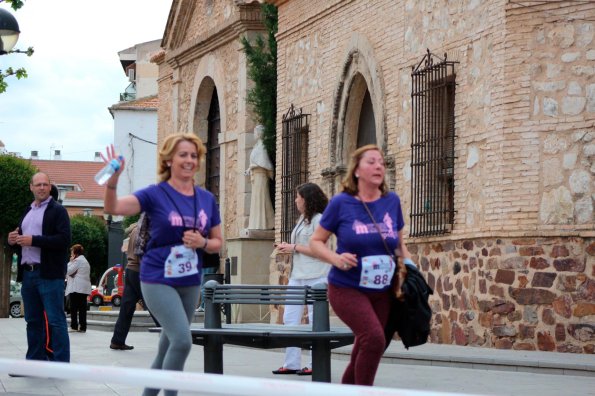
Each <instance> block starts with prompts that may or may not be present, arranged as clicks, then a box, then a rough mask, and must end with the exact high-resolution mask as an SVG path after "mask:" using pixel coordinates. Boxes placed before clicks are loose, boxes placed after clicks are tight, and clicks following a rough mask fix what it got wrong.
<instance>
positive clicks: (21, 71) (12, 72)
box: [0, 0, 34, 94]
mask: <svg viewBox="0 0 595 396" xmlns="http://www.w3.org/2000/svg"><path fill="white" fill-rule="evenodd" d="M3 1H4V2H6V3H8V4H10V6H11V7H12V9H13V10H15V11H16V10H18V9H19V8H21V7H22V6H23V5H24V3H25V2H24V1H23V0H0V3H2V2H3ZM33 52H34V51H33V47H29V48H27V50H26V51H21V50H11V51H8V53H9V54H26V55H27V56H31V55H33ZM10 76H15V77H16V78H17V79H19V80H20V79H21V78H27V77H28V75H27V70H25V68H24V67H20V68H18V69H13V68H12V67H9V68H7V69H6V70H1V69H0V94H1V93H4V92H6V88H8V83H7V82H6V81H5V78H6V77H10Z"/></svg>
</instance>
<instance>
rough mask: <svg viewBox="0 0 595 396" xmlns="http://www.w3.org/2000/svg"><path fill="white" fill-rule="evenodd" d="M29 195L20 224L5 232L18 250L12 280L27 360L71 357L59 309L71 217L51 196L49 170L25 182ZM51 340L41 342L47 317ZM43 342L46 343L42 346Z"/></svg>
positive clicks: (62, 299)
mask: <svg viewBox="0 0 595 396" xmlns="http://www.w3.org/2000/svg"><path fill="white" fill-rule="evenodd" d="M29 188H30V189H31V192H32V193H33V196H34V201H33V203H32V204H31V205H30V206H29V207H28V208H27V210H26V211H25V213H24V214H23V217H22V218H21V220H20V222H19V226H18V227H17V228H16V229H15V230H14V231H12V232H10V233H9V234H8V244H9V245H11V246H12V247H13V248H14V249H15V251H16V253H17V256H18V261H17V263H18V273H17V281H18V282H21V281H22V282H23V285H22V287H21V295H22V297H23V305H24V306H25V321H26V322H27V354H26V358H27V359H28V360H50V359H51V360H55V361H58V362H69V361H70V340H69V338H68V328H67V324H66V315H65V313H64V278H65V277H66V266H67V264H68V254H69V252H68V248H69V246H70V240H71V234H70V218H69V217H68V213H67V212H66V209H64V207H63V206H62V205H60V204H59V203H58V202H56V201H54V199H53V198H52V197H51V196H50V191H51V184H50V178H49V177H48V175H46V174H45V173H42V172H38V173H36V174H35V175H33V177H32V178H31V183H30V185H29ZM44 312H45V315H47V327H48V329H47V331H49V332H50V334H51V338H50V341H49V342H50V345H47V346H46V345H45V343H46V340H47V339H48V338H47V337H46V329H45V327H46V319H45V317H44ZM46 347H47V349H46Z"/></svg>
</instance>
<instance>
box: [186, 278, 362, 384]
mask: <svg viewBox="0 0 595 396" xmlns="http://www.w3.org/2000/svg"><path fill="white" fill-rule="evenodd" d="M222 304H259V305H306V304H312V305H313V311H314V312H313V323H312V324H311V325H298V326H284V325H276V324H266V323H242V324H222V323H221V307H222ZM190 330H191V332H192V342H193V343H194V344H197V345H202V346H203V347H204V371H205V373H216V374H223V345H224V344H232V345H241V346H247V347H252V348H260V349H273V348H286V347H298V348H303V349H310V348H312V381H318V382H330V381H331V350H332V349H334V348H339V347H342V346H345V345H350V344H352V343H353V340H354V336H353V333H352V332H351V330H350V329H348V328H347V327H330V322H329V303H328V297H327V286H326V285H325V284H318V285H314V286H312V287H301V286H275V285H227V284H226V285H221V284H218V283H217V282H216V281H208V282H207V283H206V284H205V320H204V325H203V326H202V327H199V326H198V325H192V327H191V329H190Z"/></svg>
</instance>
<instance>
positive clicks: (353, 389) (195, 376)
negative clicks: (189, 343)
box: [0, 358, 460, 396]
mask: <svg viewBox="0 0 595 396" xmlns="http://www.w3.org/2000/svg"><path fill="white" fill-rule="evenodd" d="M0 372H2V373H10V374H18V375H25V376H31V377H39V378H55V379H64V380H72V381H88V382H94V383H97V382H99V383H117V384H124V385H131V386H137V387H139V388H143V387H149V388H158V389H171V390H178V391H190V392H196V393H200V394H201V395H205V396H216V395H221V396H278V395H281V394H282V395H283V396H304V395H308V396H329V395H336V394H341V396H455V394H454V393H443V392H427V391H414V390H405V389H393V388H381V387H368V386H353V385H339V384H328V383H321V382H303V381H287V380H277V379H266V378H251V377H239V376H232V375H220V374H201V373H190V372H184V371H169V370H151V369H141V368H127V367H118V366H97V365H87V364H74V363H58V362H42V361H35V360H15V359H3V358H0ZM456 395H460V394H456Z"/></svg>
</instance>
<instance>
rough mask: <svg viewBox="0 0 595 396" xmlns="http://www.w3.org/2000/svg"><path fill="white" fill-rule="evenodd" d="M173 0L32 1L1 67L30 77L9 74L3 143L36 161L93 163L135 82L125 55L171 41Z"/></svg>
mask: <svg viewBox="0 0 595 396" xmlns="http://www.w3.org/2000/svg"><path fill="white" fill-rule="evenodd" d="M171 3H172V0H102V1H88V0H60V1H56V0H26V1H25V5H24V6H23V7H22V8H20V9H19V10H17V11H14V10H13V9H12V8H9V6H8V4H6V3H4V2H1V0H0V8H4V9H6V10H8V11H9V12H11V13H12V14H13V15H14V16H15V18H16V19H17V21H18V23H19V29H20V31H21V34H20V36H19V41H18V42H17V44H16V46H15V49H21V50H26V49H27V48H28V47H31V46H32V47H33V48H34V50H35V53H34V54H33V56H31V57H27V56H26V55H24V54H9V55H3V56H0V70H5V69H7V68H8V67H12V68H14V69H17V68H20V67H24V68H25V69H27V74H28V78H26V79H21V80H17V79H16V77H8V78H6V79H5V81H6V82H7V83H8V88H7V90H6V92H4V93H2V94H0V140H1V141H2V142H3V143H4V145H5V146H6V147H5V148H6V150H7V151H9V152H17V153H20V155H21V156H22V157H23V158H29V157H30V155H31V151H33V150H37V151H38V152H39V159H53V156H54V151H55V150H60V152H61V155H62V159H63V160H72V161H92V160H93V157H94V153H95V152H97V151H100V152H105V147H106V146H107V145H108V144H110V143H112V142H113V139H114V134H113V129H114V122H113V118H112V116H111V114H110V113H109V110H108V107H110V106H112V105H114V104H116V103H118V101H119V96H120V93H122V92H124V90H125V88H126V87H127V86H128V84H129V81H128V78H127V76H126V75H125V73H124V70H123V68H122V66H121V64H120V59H119V57H118V52H119V51H122V50H124V49H127V48H130V47H133V46H134V45H135V44H139V43H144V42H147V41H152V40H157V39H162V38H163V32H164V30H165V25H166V23H167V17H168V15H169V9H170V6H171Z"/></svg>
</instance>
